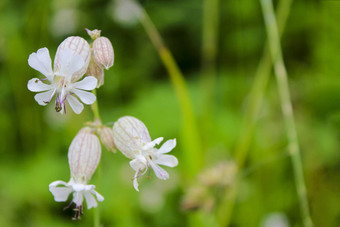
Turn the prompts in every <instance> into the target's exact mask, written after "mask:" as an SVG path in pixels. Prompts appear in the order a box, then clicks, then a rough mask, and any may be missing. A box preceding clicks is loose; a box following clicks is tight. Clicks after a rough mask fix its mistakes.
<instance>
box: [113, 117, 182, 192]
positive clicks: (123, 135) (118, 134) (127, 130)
mask: <svg viewBox="0 0 340 227" xmlns="http://www.w3.org/2000/svg"><path fill="white" fill-rule="evenodd" d="M113 139H114V143H115V145H116V147H117V149H118V150H120V151H121V152H122V153H123V154H124V155H125V156H126V157H128V158H130V159H132V161H130V166H131V168H132V169H133V170H134V171H136V173H135V176H134V181H133V186H134V188H135V189H136V191H139V189H138V181H137V179H138V178H139V177H140V176H142V175H144V174H145V173H146V171H147V170H148V168H149V167H151V168H152V169H153V170H154V172H155V174H156V176H157V177H158V178H159V179H162V180H166V179H168V178H169V174H168V173H167V172H166V171H165V170H164V169H163V168H161V167H160V166H159V165H165V166H169V167H175V166H177V165H178V160H177V158H176V157H175V156H173V155H168V154H166V153H168V152H170V151H171V150H172V149H173V148H174V147H175V146H176V139H172V140H168V141H166V142H165V143H164V144H163V145H162V146H161V147H160V148H159V149H157V148H155V146H156V145H158V144H160V143H161V142H162V140H163V137H159V138H157V139H155V140H153V141H151V138H150V135H149V132H148V130H147V128H146V126H145V125H144V123H143V122H141V121H140V120H138V119H137V118H134V117H129V116H125V117H122V118H120V119H118V121H116V122H115V123H114V125H113Z"/></svg>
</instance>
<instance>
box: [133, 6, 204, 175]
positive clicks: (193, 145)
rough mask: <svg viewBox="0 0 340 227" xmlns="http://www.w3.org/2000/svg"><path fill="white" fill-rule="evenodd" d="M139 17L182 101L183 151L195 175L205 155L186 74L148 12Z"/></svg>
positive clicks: (188, 168) (191, 172)
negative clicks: (202, 152) (185, 77)
mask: <svg viewBox="0 0 340 227" xmlns="http://www.w3.org/2000/svg"><path fill="white" fill-rule="evenodd" d="M136 4H137V3H136ZM138 18H139V20H140V22H141V24H142V25H143V27H144V29H145V31H146V33H147V34H148V36H149V38H150V39H151V41H152V43H153V45H154V46H155V48H156V49H157V51H158V54H159V55H160V58H161V60H162V61H163V64H164V66H165V68H166V69H167V71H168V73H169V76H170V79H171V82H172V84H173V86H174V88H175V92H176V94H177V97H178V100H179V102H180V106H181V111H182V118H183V137H184V141H185V142H183V143H182V144H183V145H184V146H186V147H184V150H185V152H183V153H184V155H185V162H186V163H185V164H184V166H185V167H186V168H187V173H188V174H189V175H190V176H193V175H194V174H195V173H197V171H198V170H199V169H200V168H201V167H202V164H203V155H202V154H201V146H200V139H199V134H198V128H197V125H196V120H195V115H194V112H193V108H192V103H191V100H190V96H189V92H188V89H187V85H186V82H185V80H184V76H183V74H182V72H181V70H180V69H179V67H178V65H177V63H176V61H175V60H174V57H173V56H172V54H171V52H170V51H169V49H168V48H167V47H166V46H165V44H164V42H163V40H162V38H161V36H160V34H159V33H158V31H157V29H156V27H155V25H154V24H153V23H152V21H151V19H150V18H149V16H148V14H147V13H146V12H145V11H144V10H142V14H141V15H139V16H138Z"/></svg>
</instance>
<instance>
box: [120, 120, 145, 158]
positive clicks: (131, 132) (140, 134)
mask: <svg viewBox="0 0 340 227" xmlns="http://www.w3.org/2000/svg"><path fill="white" fill-rule="evenodd" d="M113 139H114V143H115V145H116V147H117V148H118V150H120V151H121V152H122V153H123V154H124V155H125V156H126V157H128V158H130V159H134V158H135V155H136V153H137V152H139V151H140V150H141V148H142V147H143V146H144V145H145V144H147V143H149V142H151V138H150V135H149V131H148V129H147V128H146V126H145V125H144V123H143V122H141V121H140V120H138V119H137V118H134V117H130V116H125V117H121V118H119V120H118V121H116V122H115V123H114V125H113Z"/></svg>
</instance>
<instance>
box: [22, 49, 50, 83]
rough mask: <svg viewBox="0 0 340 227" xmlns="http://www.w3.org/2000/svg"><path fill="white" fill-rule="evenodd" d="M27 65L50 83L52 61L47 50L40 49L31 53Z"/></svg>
mask: <svg viewBox="0 0 340 227" xmlns="http://www.w3.org/2000/svg"><path fill="white" fill-rule="evenodd" d="M28 64H29V66H31V67H32V68H33V69H35V70H37V71H39V72H41V73H42V74H43V75H45V76H46V78H48V79H49V80H50V81H52V79H53V71H52V61H51V57H50V54H49V52H48V49H47V48H46V47H44V48H41V49H39V50H38V51H37V53H32V54H30V56H29V57H28Z"/></svg>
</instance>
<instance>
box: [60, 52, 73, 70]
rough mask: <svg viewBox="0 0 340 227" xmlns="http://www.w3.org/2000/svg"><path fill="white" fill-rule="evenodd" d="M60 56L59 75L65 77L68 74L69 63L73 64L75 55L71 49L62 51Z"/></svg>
mask: <svg viewBox="0 0 340 227" xmlns="http://www.w3.org/2000/svg"><path fill="white" fill-rule="evenodd" d="M58 54H59V60H60V65H59V72H58V75H59V74H60V75H64V76H65V75H67V74H68V68H69V63H70V62H71V60H72V58H73V54H72V51H71V50H70V49H69V48H65V49H62V50H60V52H59V53H58Z"/></svg>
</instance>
